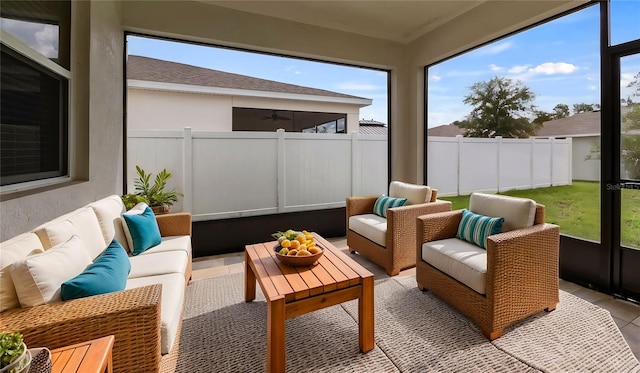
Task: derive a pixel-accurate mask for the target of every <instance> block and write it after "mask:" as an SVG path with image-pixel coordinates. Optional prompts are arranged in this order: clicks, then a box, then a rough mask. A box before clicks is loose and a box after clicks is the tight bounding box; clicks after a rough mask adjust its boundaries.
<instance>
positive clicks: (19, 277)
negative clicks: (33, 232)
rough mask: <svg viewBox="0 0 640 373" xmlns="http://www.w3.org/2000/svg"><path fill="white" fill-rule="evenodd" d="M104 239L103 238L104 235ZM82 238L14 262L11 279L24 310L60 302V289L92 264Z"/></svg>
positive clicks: (75, 238) (76, 238) (72, 239)
mask: <svg viewBox="0 0 640 373" xmlns="http://www.w3.org/2000/svg"><path fill="white" fill-rule="evenodd" d="M100 239H101V240H102V236H100ZM82 246H83V242H82V241H81V240H80V238H79V237H78V236H75V235H74V236H71V238H70V239H69V240H68V241H66V242H63V243H61V244H59V245H57V246H54V247H52V248H50V249H49V250H47V251H45V252H44V253H42V254H36V255H32V256H27V257H26V258H24V259H22V260H18V261H16V262H15V263H13V266H12V267H11V277H13V282H14V284H15V287H16V293H17V294H18V299H20V305H21V306H22V307H34V306H39V305H41V304H46V303H51V302H60V301H62V297H61V296H60V286H61V285H62V283H63V282H65V281H67V280H70V279H72V278H74V277H76V276H77V275H79V274H80V273H81V272H82V271H84V270H85V268H87V266H88V265H89V264H91V258H90V257H89V253H88V252H87V251H86V250H85V249H84V248H83V247H82Z"/></svg>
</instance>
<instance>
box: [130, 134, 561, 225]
mask: <svg viewBox="0 0 640 373" xmlns="http://www.w3.org/2000/svg"><path fill="white" fill-rule="evenodd" d="M127 141H128V144H127V149H128V154H127V185H128V192H133V191H134V179H135V178H136V176H137V174H136V171H135V166H136V165H140V166H141V167H142V168H143V169H144V170H145V171H147V172H151V173H153V175H154V177H155V175H156V174H157V173H158V171H161V170H162V169H163V168H166V169H167V170H168V171H169V172H171V173H172V174H173V178H172V179H171V180H170V181H169V185H168V187H169V188H176V189H177V190H178V191H180V192H182V193H183V194H184V197H182V198H180V199H179V201H178V203H177V204H175V205H174V210H175V211H190V212H191V213H192V214H193V220H194V221H204V220H215V219H228V218H235V217H245V216H255V215H266V214H274V213H285V212H294V211H303V210H316V209H328V208H336V207H343V206H344V205H345V198H346V197H348V196H352V195H376V194H384V193H386V192H387V186H388V182H387V139H386V137H384V136H374V135H360V134H358V133H352V134H349V135H344V134H334V135H332V134H307V133H293V132H284V131H283V130H279V131H277V132H213V131H192V130H191V129H190V128H185V129H184V130H182V131H149V130H130V131H129V133H128V139H127ZM428 149H429V153H428V156H429V168H428V169H429V185H431V186H432V187H434V188H437V189H438V190H439V192H438V194H439V195H443V196H446V195H457V194H469V193H470V192H472V191H486V192H496V191H503V190H507V189H529V188H537V187H545V186H550V185H566V184H570V183H571V140H554V139H551V140H531V139H526V140H512V139H499V138H498V139H470V138H462V137H460V138H430V139H429V144H428Z"/></svg>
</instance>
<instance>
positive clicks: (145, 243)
mask: <svg viewBox="0 0 640 373" xmlns="http://www.w3.org/2000/svg"><path fill="white" fill-rule="evenodd" d="M122 227H123V228H124V232H125V236H126V237H127V244H128V245H129V248H130V249H131V253H132V254H133V255H138V254H141V253H143V252H144V251H146V250H147V249H149V248H151V247H154V246H156V245H159V244H160V242H162V239H161V236H160V228H158V222H157V221H156V216H155V214H154V213H153V211H152V210H151V208H150V207H149V206H147V204H146V203H139V204H137V205H135V206H134V207H133V208H132V209H131V210H129V211H127V212H125V213H124V214H122Z"/></svg>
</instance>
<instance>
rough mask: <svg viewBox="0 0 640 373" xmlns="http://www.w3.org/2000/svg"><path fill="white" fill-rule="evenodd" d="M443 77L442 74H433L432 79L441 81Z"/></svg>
mask: <svg viewBox="0 0 640 373" xmlns="http://www.w3.org/2000/svg"><path fill="white" fill-rule="evenodd" d="M441 79H442V77H441V76H440V75H432V76H431V80H433V81H434V82H439V81H440V80H441Z"/></svg>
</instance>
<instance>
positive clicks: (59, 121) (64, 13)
mask: <svg viewBox="0 0 640 373" xmlns="http://www.w3.org/2000/svg"><path fill="white" fill-rule="evenodd" d="M70 4H71V3H70V2H69V1H55V2H48V1H32V2H18V1H2V2H1V3H0V9H1V17H2V19H1V21H2V22H1V29H2V45H1V54H2V55H1V83H0V155H1V163H0V170H1V175H0V176H1V179H0V180H1V185H2V186H3V187H4V186H7V185H15V184H21V183H26V182H31V181H36V180H43V179H49V178H54V177H60V176H66V175H67V174H68V136H67V134H68V102H69V81H70V78H71V73H70V62H69V61H70V53H69V42H70V18H71V5H70Z"/></svg>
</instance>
